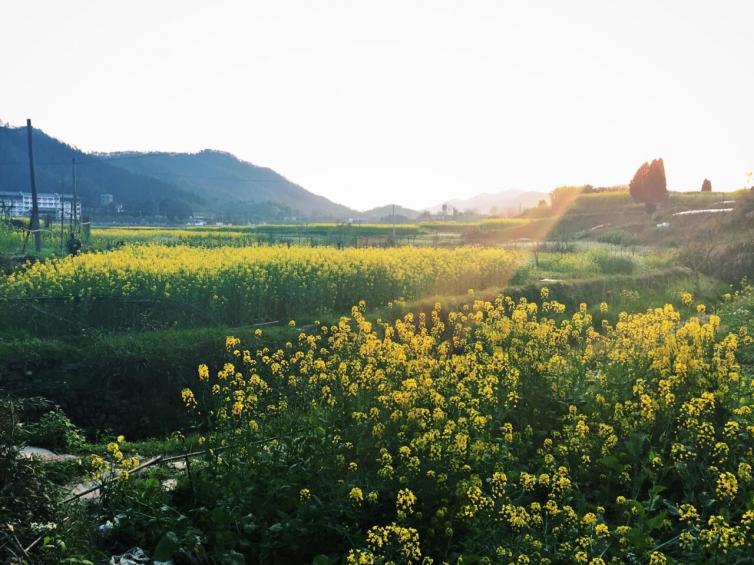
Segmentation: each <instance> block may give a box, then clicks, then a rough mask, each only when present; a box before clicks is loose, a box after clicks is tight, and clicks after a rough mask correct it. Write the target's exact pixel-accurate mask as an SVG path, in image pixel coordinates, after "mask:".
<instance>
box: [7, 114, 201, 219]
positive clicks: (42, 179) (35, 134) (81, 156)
mask: <svg viewBox="0 0 754 565" xmlns="http://www.w3.org/2000/svg"><path fill="white" fill-rule="evenodd" d="M26 135H27V134H26V128H25V127H22V128H14V127H4V126H3V127H0V190H4V191H5V190H7V191H12V192H29V191H30V190H31V188H30V181H29V157H28V149H27V137H26ZM32 146H33V150H34V177H35V180H36V185H37V191H38V192H40V193H41V192H58V193H61V192H62V193H66V194H70V193H71V192H72V186H73V174H72V166H71V160H72V159H73V158H75V159H76V163H77V168H76V177H77V186H78V194H79V197H80V198H81V202H82V205H83V208H84V209H86V208H89V209H91V208H95V207H97V206H99V202H100V194H102V193H107V194H112V195H113V198H114V200H115V201H116V202H118V203H120V204H122V205H123V206H124V207H125V209H126V210H127V211H128V212H129V213H130V214H133V215H138V216H154V215H158V214H159V215H164V216H169V217H182V216H187V215H189V214H190V213H191V210H192V209H193V208H196V207H200V206H202V205H203V204H204V201H203V199H202V198H201V197H199V196H197V195H196V194H194V193H191V192H188V191H185V190H182V189H181V188H179V187H177V186H174V185H172V184H170V183H166V182H164V181H161V180H159V179H155V178H153V177H148V176H144V175H139V174H135V173H132V172H129V171H127V170H124V169H122V168H119V167H115V166H114V165H112V164H110V163H108V162H106V161H104V160H102V159H100V158H98V157H97V156H93V155H89V154H87V153H84V152H82V151H79V150H78V149H76V148H74V147H72V146H70V145H67V144H65V143H63V142H62V141H58V140H57V139H55V138H53V137H50V136H49V135H47V134H45V133H44V132H43V131H41V130H38V129H33V130H32Z"/></svg>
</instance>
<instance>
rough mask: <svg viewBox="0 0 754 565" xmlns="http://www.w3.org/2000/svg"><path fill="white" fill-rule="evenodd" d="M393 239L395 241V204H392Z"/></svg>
mask: <svg viewBox="0 0 754 565" xmlns="http://www.w3.org/2000/svg"><path fill="white" fill-rule="evenodd" d="M393 241H395V204H393Z"/></svg>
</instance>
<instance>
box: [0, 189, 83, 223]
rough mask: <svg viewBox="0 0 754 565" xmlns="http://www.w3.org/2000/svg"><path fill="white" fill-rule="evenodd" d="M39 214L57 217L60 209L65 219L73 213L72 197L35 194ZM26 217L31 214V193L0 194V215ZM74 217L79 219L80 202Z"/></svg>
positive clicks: (46, 193)
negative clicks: (3, 213) (2, 213)
mask: <svg viewBox="0 0 754 565" xmlns="http://www.w3.org/2000/svg"><path fill="white" fill-rule="evenodd" d="M37 206H38V207H39V214H40V216H42V215H54V216H59V215H60V210H61V207H62V209H63V215H64V216H65V217H66V218H67V217H69V216H71V215H72V212H73V195H72V194H58V193H50V192H41V193H38V194H37ZM1 212H5V213H6V214H10V215H11V216H26V215H29V214H30V213H31V192H0V213H1ZM76 215H77V216H79V217H81V200H79V201H78V202H76Z"/></svg>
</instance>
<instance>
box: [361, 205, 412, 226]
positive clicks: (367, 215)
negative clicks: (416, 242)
mask: <svg viewBox="0 0 754 565" xmlns="http://www.w3.org/2000/svg"><path fill="white" fill-rule="evenodd" d="M393 215H395V221H396V222H398V223H405V222H410V221H413V220H415V219H416V218H418V217H419V215H420V212H418V211H416V210H411V209H410V208H404V207H403V206H399V205H398V204H395V205H393V204H388V205H387V206H379V207H377V208H372V209H371V210H366V211H364V212H360V213H359V218H363V219H365V220H369V221H372V222H390V221H392V219H393Z"/></svg>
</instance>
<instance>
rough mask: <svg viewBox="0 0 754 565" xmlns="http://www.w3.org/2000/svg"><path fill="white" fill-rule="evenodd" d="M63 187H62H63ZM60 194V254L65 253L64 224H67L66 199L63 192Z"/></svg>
mask: <svg viewBox="0 0 754 565" xmlns="http://www.w3.org/2000/svg"><path fill="white" fill-rule="evenodd" d="M62 188H63V187H61V189H62ZM62 192H63V191H62V190H61V194H60V254H61V255H62V254H63V242H64V241H65V234H64V226H65V200H64V199H63V194H62Z"/></svg>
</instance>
